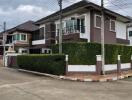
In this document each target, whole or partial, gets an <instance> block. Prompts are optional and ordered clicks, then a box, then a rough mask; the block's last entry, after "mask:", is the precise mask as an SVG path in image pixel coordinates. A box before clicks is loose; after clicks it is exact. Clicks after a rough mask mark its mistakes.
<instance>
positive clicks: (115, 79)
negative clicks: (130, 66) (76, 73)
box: [18, 69, 132, 82]
mask: <svg viewBox="0 0 132 100" xmlns="http://www.w3.org/2000/svg"><path fill="white" fill-rule="evenodd" d="M18 71H21V72H27V73H32V74H37V75H42V76H46V77H51V78H54V79H62V80H69V81H78V82H111V81H117V80H121V79H124V78H128V77H132V74H126V75H120V76H113V77H105V78H98V79H92V78H76V77H68V76H57V75H51V74H47V73H40V72H35V71H29V70H24V69H18Z"/></svg>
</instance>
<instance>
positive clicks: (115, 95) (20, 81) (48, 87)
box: [0, 68, 132, 100]
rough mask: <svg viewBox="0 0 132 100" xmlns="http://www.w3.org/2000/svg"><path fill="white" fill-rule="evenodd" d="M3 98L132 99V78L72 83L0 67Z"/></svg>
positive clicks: (0, 98) (0, 92)
mask: <svg viewBox="0 0 132 100" xmlns="http://www.w3.org/2000/svg"><path fill="white" fill-rule="evenodd" d="M0 100H132V79H126V80H121V81H116V82H104V83H97V82H94V83H92V82H72V81H64V80H56V79H51V78H47V77H43V76H36V75H32V74H27V73H22V72H18V71H16V70H14V69H7V68H0Z"/></svg>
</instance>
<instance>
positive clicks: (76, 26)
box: [35, 0, 130, 49]
mask: <svg viewBox="0 0 132 100" xmlns="http://www.w3.org/2000/svg"><path fill="white" fill-rule="evenodd" d="M104 14H105V16H104V17H105V31H104V32H105V34H104V37H105V43H106V44H122V45H129V44H130V41H129V40H128V34H127V23H128V22H129V21H130V19H129V18H128V17H125V16H123V15H120V14H118V13H116V12H113V11H110V10H108V9H104ZM62 16H63V18H62V21H63V25H62V27H63V36H62V37H63V42H72V41H73V42H77V41H78V42H79V41H86V42H97V43H100V42H101V7H100V6H99V5H96V4H94V3H91V2H89V1H86V0H82V1H80V2H77V3H75V4H73V5H71V6H69V7H67V8H64V9H63V10H62ZM35 24H37V25H39V28H40V29H42V32H43V33H44V37H43V39H40V40H38V41H39V44H36V46H38V47H39V48H43V49H44V48H47V47H46V45H47V44H49V41H50V44H54V43H58V36H59V35H58V34H59V25H60V22H59V11H58V12H55V13H53V14H51V15H49V16H47V17H44V18H42V19H40V20H38V21H36V22H35ZM42 40H43V42H42Z"/></svg>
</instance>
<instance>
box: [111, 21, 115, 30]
mask: <svg viewBox="0 0 132 100" xmlns="http://www.w3.org/2000/svg"><path fill="white" fill-rule="evenodd" d="M110 25H111V26H110V28H111V29H110V30H111V31H115V21H113V20H111V24H110Z"/></svg>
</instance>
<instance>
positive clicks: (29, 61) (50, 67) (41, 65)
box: [17, 54, 66, 75]
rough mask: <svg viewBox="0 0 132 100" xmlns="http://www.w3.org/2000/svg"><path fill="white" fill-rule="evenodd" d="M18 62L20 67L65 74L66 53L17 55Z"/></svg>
mask: <svg viewBox="0 0 132 100" xmlns="http://www.w3.org/2000/svg"><path fill="white" fill-rule="evenodd" d="M17 64H18V66H19V68H21V69H26V70H31V71H37V72H42V73H49V74H54V75H64V74H65V66H66V63H65V55H44V54H33V55H20V56H17Z"/></svg>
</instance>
